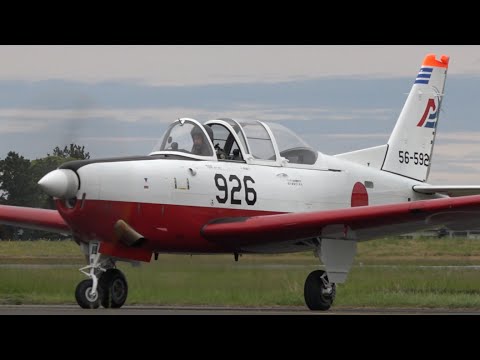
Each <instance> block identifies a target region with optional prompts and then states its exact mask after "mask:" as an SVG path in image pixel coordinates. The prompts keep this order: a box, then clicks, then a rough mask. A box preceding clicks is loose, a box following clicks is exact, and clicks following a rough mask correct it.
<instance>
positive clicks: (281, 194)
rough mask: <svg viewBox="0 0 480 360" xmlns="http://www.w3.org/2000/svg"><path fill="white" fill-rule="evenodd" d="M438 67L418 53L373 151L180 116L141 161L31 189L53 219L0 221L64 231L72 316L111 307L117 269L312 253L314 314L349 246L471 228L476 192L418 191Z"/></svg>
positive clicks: (8, 209)
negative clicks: (182, 257) (80, 259)
mask: <svg viewBox="0 0 480 360" xmlns="http://www.w3.org/2000/svg"><path fill="white" fill-rule="evenodd" d="M449 59H450V58H449V57H448V56H446V55H442V56H441V57H440V58H439V59H437V57H436V55H435V54H428V55H426V56H425V58H424V60H423V62H422V65H421V67H420V70H419V71H418V73H417V75H416V77H415V80H414V83H413V85H412V88H411V91H410V93H409V95H408V97H407V99H406V102H405V104H404V107H403V109H402V111H401V113H400V115H399V117H398V120H397V122H396V124H395V127H394V129H393V132H392V133H391V135H390V138H389V139H388V142H387V143H386V144H384V145H380V146H375V147H371V148H367V149H362V150H358V151H353V152H348V153H342V154H337V155H334V156H329V155H326V154H323V153H321V152H319V151H317V150H314V149H313V148H312V147H310V146H309V145H308V144H307V143H306V142H305V141H304V140H302V139H301V138H300V137H299V136H298V135H296V134H295V133H293V132H292V131H291V130H289V129H288V128H286V127H284V126H282V125H280V124H278V123H275V122H264V121H259V120H244V119H230V118H218V119H213V120H209V121H206V122H205V123H203V124H202V123H200V122H199V121H197V120H195V119H191V118H180V119H177V120H176V121H174V122H173V123H172V124H171V125H170V126H169V127H168V129H167V130H166V132H165V133H164V135H163V137H162V138H161V139H160V141H159V143H158V144H157V145H156V146H155V148H154V150H153V151H152V152H151V153H150V154H148V155H146V156H134V157H118V158H105V159H89V160H78V161H70V162H66V163H64V164H62V165H61V166H60V167H59V168H58V169H56V170H54V171H52V172H50V173H48V174H47V175H45V176H44V177H43V178H42V179H41V180H40V181H39V182H38V184H39V186H40V187H41V188H42V189H43V191H45V192H46V193H47V194H48V195H50V196H52V197H53V198H54V199H55V204H56V207H57V209H56V210H47V209H35V208H28V207H14V206H0V223H3V224H8V225H15V226H23V227H26V228H33V229H40V230H47V231H54V232H58V233H63V234H70V235H71V236H72V238H73V240H74V241H75V242H76V243H77V244H78V245H79V246H80V248H81V250H82V251H83V253H84V254H85V255H86V258H87V265H86V266H85V267H82V268H81V269H80V271H82V272H83V273H84V274H85V275H86V277H87V279H85V280H83V281H81V282H80V283H79V284H78V286H77V287H76V290H75V299H76V301H77V303H78V305H79V306H80V307H82V308H89V309H95V308H98V307H99V306H100V305H102V306H103V307H105V308H120V307H121V306H122V305H124V303H125V301H126V299H127V295H128V284H127V280H126V278H125V275H124V274H123V273H122V272H121V271H120V270H119V269H117V267H116V263H117V261H127V262H140V261H141V262H149V261H150V260H151V259H152V256H153V257H154V258H155V259H156V260H157V259H158V256H159V254H160V253H176V254H233V255H234V259H235V260H236V261H238V257H239V255H242V254H258V253H261V254H276V253H289V252H305V251H312V252H313V253H314V255H315V256H316V257H318V258H319V260H320V261H321V263H323V265H324V267H325V270H315V271H313V272H311V273H310V274H309V275H308V277H307V278H306V281H305V284H304V299H305V303H306V306H307V307H308V308H309V309H310V310H315V311H320V310H323V311H324V310H328V309H330V307H331V306H332V304H333V301H334V299H335V296H336V285H337V284H342V283H344V282H345V281H346V279H347V275H348V273H349V271H350V269H351V267H352V263H353V261H354V258H355V254H356V250H357V243H358V242H359V241H367V240H374V239H376V238H381V237H385V236H391V235H398V234H403V233H410V232H414V231H419V230H425V229H431V228H440V227H447V228H455V227H458V228H462V227H463V228H466V227H468V226H470V225H471V224H476V223H477V219H478V216H479V214H480V195H478V194H480V186H459V185H457V186H455V185H431V184H428V183H427V180H428V177H429V173H430V168H431V164H432V158H433V148H434V143H435V137H436V132H437V126H438V121H439V114H440V108H441V103H442V99H443V97H444V87H445V81H446V76H447V70H448V64H449Z"/></svg>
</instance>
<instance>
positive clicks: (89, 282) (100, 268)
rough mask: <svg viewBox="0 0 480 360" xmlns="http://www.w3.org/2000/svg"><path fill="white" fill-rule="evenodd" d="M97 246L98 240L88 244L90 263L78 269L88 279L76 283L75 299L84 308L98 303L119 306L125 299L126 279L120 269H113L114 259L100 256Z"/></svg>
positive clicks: (126, 292)
mask: <svg viewBox="0 0 480 360" xmlns="http://www.w3.org/2000/svg"><path fill="white" fill-rule="evenodd" d="M82 246H85V247H87V245H83V244H82ZM98 247H99V243H98V242H91V243H89V244H88V254H89V262H90V263H89V265H87V266H85V267H83V268H81V269H80V271H81V272H82V273H84V274H85V275H87V276H88V277H89V279H86V280H83V281H81V282H80V283H79V284H78V285H77V288H76V290H75V299H76V300H77V303H78V305H80V307H82V308H84V309H97V308H98V307H99V306H100V304H101V305H102V306H103V307H104V308H120V307H121V306H122V305H123V304H124V303H125V301H126V300H127V295H128V284H127V280H126V279H125V275H123V273H122V272H121V271H120V270H118V269H115V261H114V260H113V259H112V258H110V257H107V256H102V255H101V254H100V253H99V252H98Z"/></svg>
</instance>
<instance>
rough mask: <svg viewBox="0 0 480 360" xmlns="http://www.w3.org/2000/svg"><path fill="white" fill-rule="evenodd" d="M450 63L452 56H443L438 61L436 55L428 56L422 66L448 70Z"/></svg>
mask: <svg viewBox="0 0 480 360" xmlns="http://www.w3.org/2000/svg"><path fill="white" fill-rule="evenodd" d="M449 62H450V56H448V55H442V56H441V57H440V60H437V58H436V55H435V54H427V56H425V58H424V59H423V63H422V66H436V67H442V68H448V63H449Z"/></svg>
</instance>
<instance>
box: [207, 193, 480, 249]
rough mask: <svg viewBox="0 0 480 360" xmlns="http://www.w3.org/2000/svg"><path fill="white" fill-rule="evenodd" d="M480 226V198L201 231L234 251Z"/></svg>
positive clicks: (222, 224)
mask: <svg viewBox="0 0 480 360" xmlns="http://www.w3.org/2000/svg"><path fill="white" fill-rule="evenodd" d="M479 223H480V195H474V196H464V197H457V198H443V199H434V200H422V201H414V202H407V203H398V204H388V205H372V206H360V207H353V208H345V209H337V210H326V211H315V212H305V213H285V214H278V215H265V216H253V217H244V218H222V219H216V220H213V221H211V222H210V223H208V224H206V225H205V226H204V227H203V229H202V234H203V236H204V237H205V238H206V239H208V240H209V241H212V242H216V243H218V244H222V245H223V246H226V247H229V248H245V247H248V246H252V245H267V244H272V243H277V242H282V241H301V240H306V239H312V238H315V237H318V236H322V237H324V238H332V239H356V240H370V239H374V238H378V237H383V236H388V235H398V234H403V233H410V232H414V231H419V230H424V229H431V228H438V227H441V226H445V227H449V226H452V227H463V226H465V228H466V227H470V226H472V224H476V225H477V226H478V225H479Z"/></svg>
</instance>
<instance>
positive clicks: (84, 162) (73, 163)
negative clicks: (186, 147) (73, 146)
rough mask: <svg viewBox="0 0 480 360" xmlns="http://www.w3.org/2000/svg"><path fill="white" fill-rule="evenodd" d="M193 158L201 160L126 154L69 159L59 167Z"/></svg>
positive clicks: (67, 167)
mask: <svg viewBox="0 0 480 360" xmlns="http://www.w3.org/2000/svg"><path fill="white" fill-rule="evenodd" d="M159 159H162V160H191V161H201V160H200V159H192V158H191V157H188V156H180V155H171V154H161V155H143V156H126V157H112V158H103V159H89V160H74V161H68V162H66V163H64V164H62V165H60V166H59V169H70V170H73V171H77V170H78V169H80V168H81V167H82V166H85V165H89V164H96V163H108V162H122V161H143V160H159Z"/></svg>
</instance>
